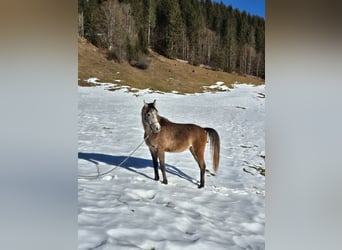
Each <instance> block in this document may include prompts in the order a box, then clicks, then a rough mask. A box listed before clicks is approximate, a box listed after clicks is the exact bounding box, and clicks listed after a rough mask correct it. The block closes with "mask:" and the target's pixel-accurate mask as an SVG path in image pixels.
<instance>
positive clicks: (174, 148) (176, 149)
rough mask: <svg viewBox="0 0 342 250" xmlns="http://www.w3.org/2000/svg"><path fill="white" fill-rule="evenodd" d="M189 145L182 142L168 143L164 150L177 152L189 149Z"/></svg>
mask: <svg viewBox="0 0 342 250" xmlns="http://www.w3.org/2000/svg"><path fill="white" fill-rule="evenodd" d="M189 147H190V145H189V144H184V145H179V144H178V145H168V146H167V147H165V151H166V152H175V153H179V152H183V151H185V150H187V149H189Z"/></svg>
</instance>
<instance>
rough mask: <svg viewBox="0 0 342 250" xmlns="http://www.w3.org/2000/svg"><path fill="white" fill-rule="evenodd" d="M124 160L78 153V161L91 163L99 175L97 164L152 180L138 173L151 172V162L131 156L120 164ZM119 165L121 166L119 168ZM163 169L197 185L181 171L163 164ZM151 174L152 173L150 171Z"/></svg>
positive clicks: (103, 155) (121, 157)
mask: <svg viewBox="0 0 342 250" xmlns="http://www.w3.org/2000/svg"><path fill="white" fill-rule="evenodd" d="M126 158H127V156H115V155H107V154H99V153H82V152H79V153H78V159H82V160H86V161H89V162H91V163H93V164H94V165H95V166H96V168H97V173H101V171H100V169H99V167H98V165H99V163H105V164H107V165H112V166H118V167H121V168H124V169H126V170H129V171H131V172H134V173H136V174H139V175H142V176H144V177H146V178H148V179H151V180H154V178H152V177H150V176H148V175H146V174H144V173H142V172H141V171H139V169H143V168H151V169H152V170H153V162H152V160H147V159H143V158H138V157H132V156H131V157H129V158H128V159H127V160H126V161H125V162H124V163H123V164H121V163H122V162H123V161H124V160H125V159H126ZM119 164H121V165H120V166H119ZM165 169H166V173H168V174H172V175H175V176H178V177H180V178H182V179H184V180H187V181H189V182H191V183H193V184H195V185H197V184H198V182H197V181H196V183H194V181H193V180H194V179H193V178H192V177H190V176H189V175H187V174H185V173H184V172H183V171H181V170H180V169H178V168H176V167H175V166H172V165H169V164H165ZM151 173H153V171H151Z"/></svg>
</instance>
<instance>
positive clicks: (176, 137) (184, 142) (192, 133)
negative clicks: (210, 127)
mask: <svg viewBox="0 0 342 250" xmlns="http://www.w3.org/2000/svg"><path fill="white" fill-rule="evenodd" d="M161 126H162V129H161V132H160V133H161V136H162V137H163V140H164V145H165V151H167V152H182V151H184V150H187V149H188V148H189V147H191V146H196V147H198V146H199V145H200V144H201V145H202V144H203V143H204V145H205V143H206V140H207V135H206V132H205V130H204V128H202V127H200V126H198V125H196V124H185V123H174V122H171V121H169V120H167V119H166V118H163V119H161Z"/></svg>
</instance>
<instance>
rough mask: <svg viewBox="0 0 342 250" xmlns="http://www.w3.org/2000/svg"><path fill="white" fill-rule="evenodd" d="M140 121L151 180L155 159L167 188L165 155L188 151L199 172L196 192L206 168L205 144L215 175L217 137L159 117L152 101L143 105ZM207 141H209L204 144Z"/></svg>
mask: <svg viewBox="0 0 342 250" xmlns="http://www.w3.org/2000/svg"><path fill="white" fill-rule="evenodd" d="M141 119H142V124H143V127H144V131H145V133H144V140H145V143H146V145H147V146H148V147H149V150H150V153H151V156H152V161H153V168H154V180H156V181H158V180H159V174H158V159H159V163H160V169H161V172H162V175H163V182H162V183H163V184H167V183H168V181H167V177H166V174H165V152H183V151H185V150H187V149H189V150H190V152H191V154H192V155H193V157H194V159H195V161H196V162H197V164H198V166H199V168H200V183H199V185H198V188H203V187H204V174H205V171H206V164H205V161H204V151H205V147H206V143H207V142H209V143H210V149H211V150H210V151H211V155H212V159H213V172H214V173H212V175H216V172H217V170H218V167H219V160H220V137H219V135H218V133H217V131H216V130H215V129H213V128H202V127H200V126H198V125H195V124H183V123H174V122H171V121H169V120H168V119H166V118H165V117H162V116H159V114H158V110H157V108H156V100H154V101H153V102H152V103H146V102H145V100H144V106H143V108H142V110H141ZM208 139H209V141H208Z"/></svg>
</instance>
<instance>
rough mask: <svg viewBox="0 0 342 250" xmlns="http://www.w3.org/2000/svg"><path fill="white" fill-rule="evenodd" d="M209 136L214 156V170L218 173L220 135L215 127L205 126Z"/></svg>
mask: <svg viewBox="0 0 342 250" xmlns="http://www.w3.org/2000/svg"><path fill="white" fill-rule="evenodd" d="M204 129H205V131H206V132H207V134H208V137H209V143H210V151H211V155H212V157H213V171H214V174H216V172H217V170H218V167H219V161H220V137H219V135H218V133H217V132H216V130H215V129H213V128H204Z"/></svg>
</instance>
